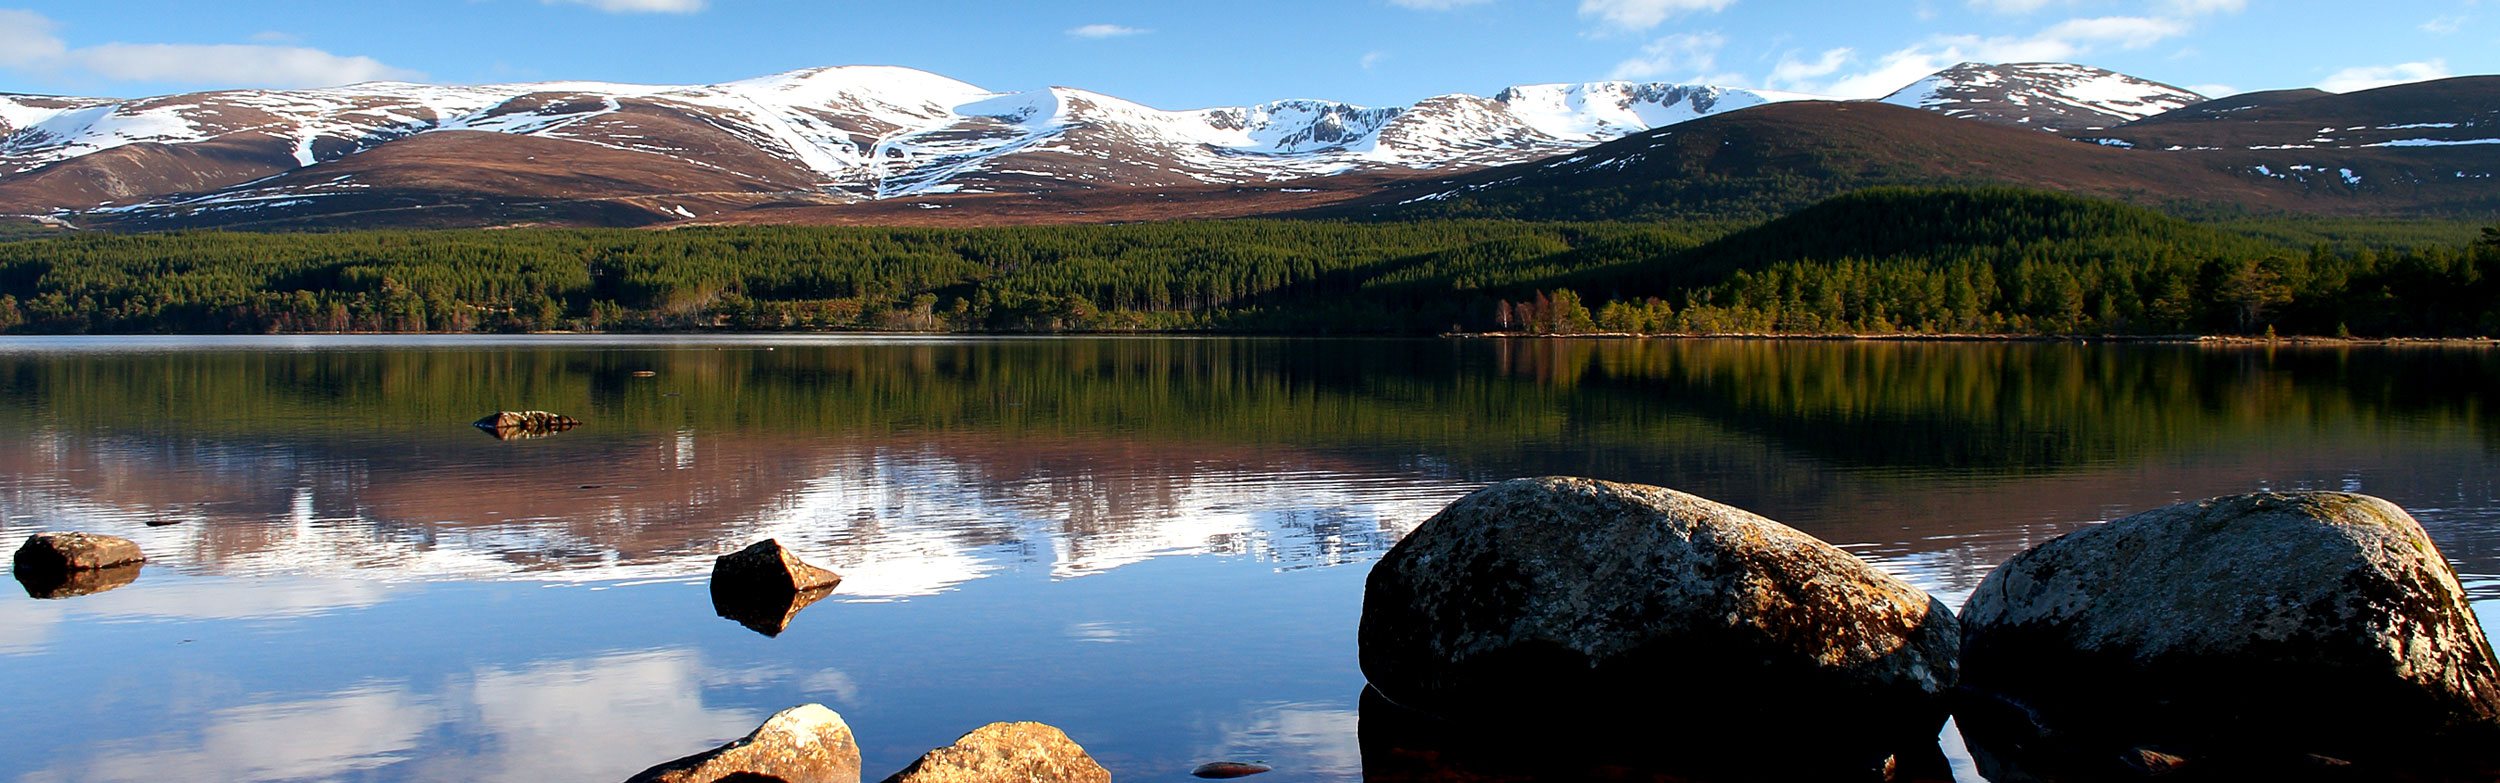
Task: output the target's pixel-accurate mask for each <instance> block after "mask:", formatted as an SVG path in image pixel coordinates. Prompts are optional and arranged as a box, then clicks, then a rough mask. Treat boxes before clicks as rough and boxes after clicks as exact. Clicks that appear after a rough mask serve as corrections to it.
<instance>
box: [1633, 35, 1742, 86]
mask: <svg viewBox="0 0 2500 783" xmlns="http://www.w3.org/2000/svg"><path fill="white" fill-rule="evenodd" d="M1726 47H1727V37H1726V36H1723V35H1720V34H1718V33H1681V34H1677V35H1670V36H1667V37H1665V38H1660V39H1658V40H1655V41H1651V42H1649V44H1648V45H1647V46H1643V47H1641V55H1640V56H1639V57H1634V58H1632V59H1629V60H1625V61H1623V62H1621V63H1617V64H1616V65H1615V70H1614V74H1613V75H1612V76H1610V77H1608V78H1614V79H1655V78H1658V77H1661V76H1669V77H1672V76H1674V75H1676V74H1688V75H1690V76H1691V77H1692V80H1693V81H1711V80H1713V77H1711V76H1710V75H1709V71H1710V70H1711V69H1712V68H1716V67H1718V64H1719V50H1720V49H1723V48H1726Z"/></svg>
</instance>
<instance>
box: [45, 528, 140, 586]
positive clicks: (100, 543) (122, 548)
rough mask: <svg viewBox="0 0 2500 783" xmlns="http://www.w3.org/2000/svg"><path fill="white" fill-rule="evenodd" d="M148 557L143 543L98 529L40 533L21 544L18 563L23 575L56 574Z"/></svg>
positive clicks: (129, 562)
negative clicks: (101, 531)
mask: <svg viewBox="0 0 2500 783" xmlns="http://www.w3.org/2000/svg"><path fill="white" fill-rule="evenodd" d="M147 559H148V558H147V555H145V554H142V553H140V551H139V544H138V543H137V542H133V541H131V540H130V539H127V538H118V537H115V536H106V535H97V534H94V533H36V534H34V535H32V536H28V537H27V538H26V543H25V544H24V545H22V546H19V547H18V548H17V558H16V562H15V566H16V571H17V573H19V574H21V575H33V576H39V577H44V578H52V577H55V576H59V575H64V574H68V573H70V572H72V571H87V570H93V569H98V568H111V567H113V566H118V565H129V564H132V563H141V562H146V561H147Z"/></svg>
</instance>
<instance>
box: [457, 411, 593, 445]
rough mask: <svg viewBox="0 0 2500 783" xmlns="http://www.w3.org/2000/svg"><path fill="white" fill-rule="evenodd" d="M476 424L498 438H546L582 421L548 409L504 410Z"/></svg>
mask: <svg viewBox="0 0 2500 783" xmlns="http://www.w3.org/2000/svg"><path fill="white" fill-rule="evenodd" d="M475 425H476V427H477V428H478V429H480V430H484V431H485V432H486V434H488V435H493V436H495V437H496V439H498V440H518V439H523V438H544V437H547V436H549V435H554V434H556V433H559V432H564V431H566V430H570V429H573V428H575V427H579V426H582V423H581V421H580V420H578V419H575V418H573V417H571V416H565V415H562V414H556V413H548V412H546V411H502V412H499V413H492V414H488V415H487V416H486V417H485V418H481V419H478V420H477V421H476V422H475Z"/></svg>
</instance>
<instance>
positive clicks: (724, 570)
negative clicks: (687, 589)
mask: <svg viewBox="0 0 2500 783" xmlns="http://www.w3.org/2000/svg"><path fill="white" fill-rule="evenodd" d="M840 584H842V575H841V574H837V573H834V572H832V571H827V570H825V569H822V568H817V567H815V566H812V565H808V564H807V562H806V561H803V560H800V559H799V556H798V555H797V554H796V553H794V552H791V551H790V550H789V549H788V548H787V547H783V546H782V545H781V542H780V541H779V540H776V539H770V538H767V539H764V540H762V541H757V542H755V543H754V544H753V545H750V546H748V547H747V548H745V549H741V550H738V551H736V552H732V553H730V554H726V555H721V556H720V559H718V560H714V561H712V590H713V592H714V594H715V595H717V594H719V592H720V591H722V590H724V589H726V590H732V591H735V592H736V593H739V594H761V595H772V596H780V595H787V594H793V593H803V592H807V591H809V590H829V589H832V588H833V587H834V586H836V585H840Z"/></svg>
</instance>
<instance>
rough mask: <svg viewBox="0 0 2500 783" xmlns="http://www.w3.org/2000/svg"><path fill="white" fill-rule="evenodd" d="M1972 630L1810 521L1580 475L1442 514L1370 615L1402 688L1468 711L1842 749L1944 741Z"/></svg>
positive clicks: (1522, 486) (1418, 705)
mask: <svg viewBox="0 0 2500 783" xmlns="http://www.w3.org/2000/svg"><path fill="white" fill-rule="evenodd" d="M1958 635H1959V632H1958V629H1957V627H1956V625H1955V621H1954V618H1953V614H1952V612H1951V611H1949V610H1947V609H1946V608H1945V607H1944V605H1943V604H1942V603H1940V602H1938V601H1936V600H1935V599H1934V598H1932V597H1930V596H1928V595H1927V594H1926V593H1924V592H1921V591H1920V590H1919V589H1918V588H1916V587H1912V586H1911V585H1909V584H1908V583H1906V582H1903V581H1901V580H1899V579H1897V578H1894V577H1892V576H1890V575H1887V574H1885V573H1883V572H1882V571H1880V570H1877V569H1875V568H1874V567H1872V566H1870V565H1868V564H1866V563H1865V562H1863V561H1861V560H1859V559H1858V558H1856V557H1854V556H1851V555H1850V554H1848V553H1847V552H1843V551H1841V550H1839V549H1838V548H1835V547H1833V546H1831V545H1829V544H1826V543H1823V542H1821V541H1818V540H1815V539H1814V538H1813V537H1811V536H1808V535H1806V534H1804V533H1800V532H1798V531H1796V530H1792V529H1790V528H1788V527H1785V526H1782V525H1780V524H1778V523H1776V522H1772V521H1770V520H1767V519H1764V518H1762V517H1759V516H1755V515H1753V514H1750V513H1747V512H1745V511H1742V510H1739V509H1736V508H1733V507H1730V506H1726V505H1721V504H1719V503H1714V502H1711V501H1709V500H1705V499H1702V498H1698V497H1694V496H1692V495H1687V494H1684V493H1681V492H1675V491H1673V490H1668V489H1662V488H1659V487H1649V486H1639V485H1632V484H1617V483H1610V482H1603V481H1593V480H1588V479H1573V478H1542V479H1521V480H1516V481H1508V482H1504V483H1501V484H1497V485H1494V486H1492V487H1489V488H1487V489H1485V490H1483V491H1480V492H1477V493H1475V494H1473V495H1469V496H1467V497H1466V498H1463V499H1461V500H1459V501H1458V502H1456V503H1453V504H1451V505H1450V506H1449V507H1448V508H1446V509H1443V510H1442V511H1441V513H1439V514H1437V515H1435V516H1434V517H1433V518H1432V519H1430V520H1428V521H1426V522H1425V523H1424V524H1423V525H1422V527H1420V528H1418V529H1417V530H1416V531H1415V532H1414V533H1413V534H1410V535H1409V536H1407V538H1406V540H1404V541H1402V542H1400V543H1399V544H1398V545H1397V546H1396V547H1395V548H1394V549H1392V550H1391V551H1390V552H1389V554H1388V555H1387V556H1386V557H1384V558H1383V559H1382V560H1381V561H1380V563H1379V564H1378V565H1377V566H1375V567H1374V568H1373V569H1372V572H1371V576H1370V580H1369V582H1368V583H1367V585H1366V587H1365V590H1364V596H1363V619H1362V627H1361V632H1360V636H1361V645H1362V649H1361V657H1362V667H1363V672H1364V674H1365V675H1366V676H1367V677H1368V678H1369V679H1370V680H1371V683H1372V685H1373V686H1374V687H1376V688H1378V689H1379V691H1380V693H1381V694H1383V695H1384V696H1386V697H1387V698H1388V699H1390V700H1392V701H1395V702H1397V703H1399V704H1401V705H1405V706H1407V707H1410V708H1415V709H1418V710H1421V711H1424V712H1427V713H1431V714H1434V715H1437V716H1440V717H1443V718H1447V719H1450V720H1452V721H1453V722H1454V723H1462V724H1464V723H1476V724H1479V725H1499V726H1503V727H1504V730H1505V731H1512V730H1515V727H1522V726H1524V727H1526V728H1528V729H1530V730H1544V731H1549V732H1558V733H1565V734H1569V735H1572V736H1601V735H1602V736H1623V737H1644V738H1650V739H1647V740H1644V741H1645V742H1647V741H1654V740H1655V739H1656V738H1673V739H1674V741H1675V742H1677V743H1678V744H1682V745H1686V746H1689V747H1693V748H1714V747H1720V748H1724V747H1743V748H1747V749H1762V748H1766V747H1768V748H1776V749H1777V750H1778V757H1777V760H1778V761H1781V762H1789V761H1794V762H1798V763H1812V764H1822V763H1824V762H1826V761H1832V762H1835V763H1837V764H1838V765H1839V766H1842V767H1854V766H1857V765H1858V764H1859V762H1861V761H1868V760H1872V759H1881V758H1883V757H1884V756H1885V755H1888V753H1889V751H1888V750H1887V748H1889V747H1891V746H1895V745H1905V744H1906V745H1911V746H1915V745H1918V744H1920V743H1924V744H1926V745H1931V746H1932V745H1933V744H1934V738H1935V736H1936V733H1937V731H1938V730H1939V729H1940V728H1941V727H1942V725H1943V723H1944V720H1945V714H1946V701H1945V694H1946V693H1947V692H1948V691H1949V690H1950V689H1951V688H1952V687H1953V685H1954V682H1955V659H1956V644H1957V642H1958Z"/></svg>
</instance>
